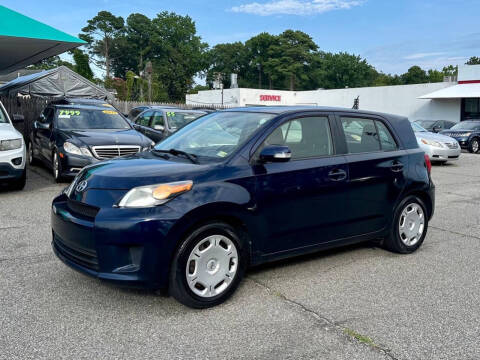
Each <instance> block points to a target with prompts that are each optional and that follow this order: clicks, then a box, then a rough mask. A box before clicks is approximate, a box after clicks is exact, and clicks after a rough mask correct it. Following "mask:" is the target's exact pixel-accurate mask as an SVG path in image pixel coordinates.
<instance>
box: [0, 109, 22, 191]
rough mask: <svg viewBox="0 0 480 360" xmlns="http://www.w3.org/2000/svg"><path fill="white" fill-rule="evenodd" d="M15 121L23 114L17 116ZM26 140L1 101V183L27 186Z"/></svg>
mask: <svg viewBox="0 0 480 360" xmlns="http://www.w3.org/2000/svg"><path fill="white" fill-rule="evenodd" d="M14 121H15V122H21V121H23V116H15V119H14ZM25 157H26V152H25V141H24V140H23V136H22V134H21V133H20V132H19V131H17V129H15V128H14V127H13V124H12V121H11V120H10V117H9V116H8V114H7V111H6V110H5V107H4V106H3V104H2V103H1V102H0V185H3V184H5V183H6V184H7V185H9V187H10V188H12V189H15V190H21V189H23V188H24V187H25V181H26V169H25Z"/></svg>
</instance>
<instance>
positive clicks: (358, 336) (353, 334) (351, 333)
mask: <svg viewBox="0 0 480 360" xmlns="http://www.w3.org/2000/svg"><path fill="white" fill-rule="evenodd" d="M343 332H344V334H346V335H348V336H351V337H353V338H355V339H356V340H358V341H360V342H361V343H364V344H367V345H369V346H376V345H375V343H374V342H373V340H372V339H371V338H369V337H368V336H365V335H362V334H359V333H357V332H356V331H355V330H352V329H349V328H344V329H343Z"/></svg>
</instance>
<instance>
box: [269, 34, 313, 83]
mask: <svg viewBox="0 0 480 360" xmlns="http://www.w3.org/2000/svg"><path fill="white" fill-rule="evenodd" d="M317 50H318V46H317V44H315V42H314V41H313V40H312V38H311V37H310V36H309V35H308V34H305V33H304V32H301V31H293V30H286V31H285V32H283V33H282V34H280V35H279V36H278V43H276V44H272V45H271V46H270V47H269V49H268V55H269V59H268V60H267V61H266V63H265V73H267V74H268V75H269V76H270V77H271V78H272V79H273V80H275V79H277V80H278V79H281V78H284V79H288V83H289V89H290V90H292V91H293V90H295V84H296V82H299V81H302V80H307V79H308V76H307V73H308V71H307V69H308V68H309V67H310V66H311V64H312V62H313V60H314V54H315V52H316V51H317Z"/></svg>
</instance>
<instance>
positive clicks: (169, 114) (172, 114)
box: [167, 111, 175, 117]
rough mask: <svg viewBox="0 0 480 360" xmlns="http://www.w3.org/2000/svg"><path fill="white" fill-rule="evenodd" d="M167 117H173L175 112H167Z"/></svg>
mask: <svg viewBox="0 0 480 360" xmlns="http://www.w3.org/2000/svg"><path fill="white" fill-rule="evenodd" d="M167 116H169V117H172V116H175V111H167Z"/></svg>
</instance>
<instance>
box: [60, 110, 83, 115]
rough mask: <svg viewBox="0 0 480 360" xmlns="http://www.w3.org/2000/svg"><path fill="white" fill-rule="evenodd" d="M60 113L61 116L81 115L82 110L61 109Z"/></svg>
mask: <svg viewBox="0 0 480 360" xmlns="http://www.w3.org/2000/svg"><path fill="white" fill-rule="evenodd" d="M59 115H60V116H62V115H68V116H79V115H80V110H60V113H59Z"/></svg>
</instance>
